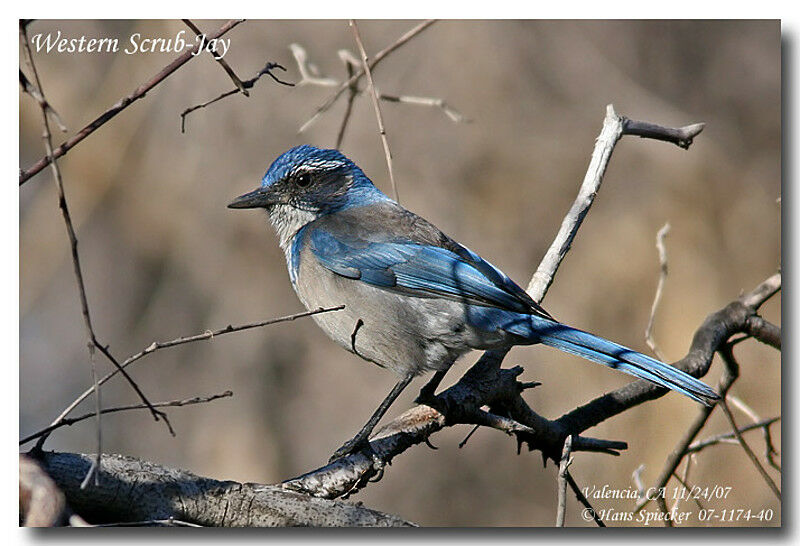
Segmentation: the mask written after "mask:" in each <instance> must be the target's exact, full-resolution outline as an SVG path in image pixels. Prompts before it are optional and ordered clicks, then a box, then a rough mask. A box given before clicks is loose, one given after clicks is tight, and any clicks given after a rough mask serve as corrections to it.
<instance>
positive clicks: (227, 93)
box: [181, 61, 294, 133]
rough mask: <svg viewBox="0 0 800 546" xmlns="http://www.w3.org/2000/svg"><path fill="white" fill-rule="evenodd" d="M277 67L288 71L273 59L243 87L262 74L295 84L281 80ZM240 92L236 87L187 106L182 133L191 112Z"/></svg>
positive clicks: (182, 116)
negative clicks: (273, 71) (276, 73)
mask: <svg viewBox="0 0 800 546" xmlns="http://www.w3.org/2000/svg"><path fill="white" fill-rule="evenodd" d="M275 68H279V69H280V70H283V71H284V72H285V71H286V69H285V68H284V67H283V66H281V65H279V64H278V63H273V62H272V61H268V62H267V64H266V65H264V68H262V69H261V70H259V71H258V72H256V75H255V76H253V77H252V78H250V79H249V80H245V81H243V82H241V84H242V88H243V89H251V88H252V87H253V86H254V85H255V84H256V82H257V81H258V80H260V79H261V76H264V75H265V74H266V75H267V76H269V77H270V78H272V79H273V80H275V81H276V82H278V83H280V84H282V85H286V86H289V87H292V86H294V84H293V83H291V82H285V81H283V80H281V79H280V78H278V77H277V76H276V75H275V74H273V73H272V70H273V69H275ZM239 92H240V89H239V88H238V87H235V88H233V89H231V90H230V91H225V92H224V93H222V94H220V95H217V96H216V97H214V98H213V99H211V100H209V101H206V102H203V103H200V104H196V105H195V106H190V107H189V108H187V109H186V110H184V111H183V112H181V133H185V132H186V116H188V115H189V114H191V113H192V112H194V111H195V110H199V109H201V108H205V107H206V106H209V105H211V104H214V103H215V102H217V101H219V100H222V99H224V98H226V97H230V96H231V95H236V94H237V93H239ZM245 96H248V97H249V96H250V95H249V93H248V94H245Z"/></svg>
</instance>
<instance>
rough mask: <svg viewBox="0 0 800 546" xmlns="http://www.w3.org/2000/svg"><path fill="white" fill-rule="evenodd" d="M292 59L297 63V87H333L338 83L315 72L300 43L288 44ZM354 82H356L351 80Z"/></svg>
mask: <svg viewBox="0 0 800 546" xmlns="http://www.w3.org/2000/svg"><path fill="white" fill-rule="evenodd" d="M289 50H291V52H292V55H293V56H294V60H295V62H296V63H297V70H298V71H299V72H300V81H299V82H297V86H298V87H302V86H304V85H318V86H321V87H333V86H335V85H338V84H339V82H338V81H337V80H335V79H333V78H321V77H319V76H317V75H316V74H315V72H316V70H315V68H314V67H312V66H311V64H310V63H309V61H308V53H306V50H305V48H304V47H303V46H301V45H300V44H289ZM353 83H354V84H355V83H356V82H353Z"/></svg>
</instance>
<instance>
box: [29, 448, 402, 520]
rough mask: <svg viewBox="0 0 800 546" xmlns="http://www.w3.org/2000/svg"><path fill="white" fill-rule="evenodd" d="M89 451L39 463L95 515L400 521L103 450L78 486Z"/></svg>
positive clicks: (85, 512)
mask: <svg viewBox="0 0 800 546" xmlns="http://www.w3.org/2000/svg"><path fill="white" fill-rule="evenodd" d="M93 457H94V455H81V454H75V453H44V454H42V465H43V467H44V468H45V469H46V471H47V472H48V473H49V474H50V476H51V477H52V478H53V480H54V481H55V482H56V483H57V484H58V486H59V487H60V488H61V489H62V491H63V492H64V494H65V495H66V498H67V501H68V502H69V504H70V505H71V506H72V507H73V509H74V510H76V511H77V512H78V513H80V514H81V515H82V516H84V517H85V518H86V519H87V520H89V521H90V522H92V523H108V522H125V521H130V522H140V521H148V520H170V519H174V520H179V521H183V522H187V523H194V524H197V525H203V526H215V527H245V526H246V527H290V526H313V527H403V526H412V525H413V524H411V523H410V522H407V521H404V520H402V519H400V518H398V517H397V516H393V515H390V514H384V513H382V512H378V511H376V510H370V509H368V508H364V507H361V506H357V505H353V504H350V503H346V502H343V501H331V500H325V499H318V498H312V497H309V496H306V495H301V494H298V493H293V492H291V491H286V490H285V489H283V488H281V487H278V486H273V485H260V484H254V483H237V482H233V481H217V480H212V479H208V478H203V477H200V476H195V475H194V474H191V473H189V472H186V471H184V470H176V469H172V468H166V467H163V466H159V465H156V464H153V463H149V462H145V461H140V460H138V459H134V458H132V457H124V456H121V455H103V459H102V470H101V471H100V484H99V485H98V486H97V487H93V488H92V489H91V491H84V490H81V488H80V482H81V480H82V478H83V476H84V475H85V474H86V471H87V470H88V468H89V466H90V465H91V460H92V458H93Z"/></svg>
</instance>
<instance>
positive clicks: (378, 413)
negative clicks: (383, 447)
mask: <svg viewBox="0 0 800 546" xmlns="http://www.w3.org/2000/svg"><path fill="white" fill-rule="evenodd" d="M412 379H414V374H411V373H409V374H406V375H404V376H403V378H402V379H401V380H400V381H398V382H397V384H396V385H395V386H394V388H392V392H390V393H389V395H388V396H387V397H386V398H385V399H384V401H383V402H381V405H380V406H378V409H376V410H375V413H373V414H372V417H370V418H369V421H367V424H366V425H364V426H363V427H362V428H361V430H359V431H358V434H356V435H355V436H353V438H351V439H350V440H348V441H347V442H345V443H344V445H343V446H342V447H340V448H339V449H337V450H336V451H335V452H334V453H333V455H331V458H330V460H329V461H328V462H332V461H335V460H336V459H341V458H342V457H346V456H348V455H351V454H353V453H356V452H357V451H360V450H362V449H366V450H368V451H371V450H372V448H371V447H370V445H369V435H370V434H372V429H374V428H375V426H376V425H377V424H378V421H380V420H381V418H382V417H383V415H384V414H385V413H386V411H387V410H388V409H389V406H391V405H392V403H393V402H394V401H395V400H396V399H397V397H398V396H400V393H401V392H403V389H405V388H406V387H407V386H408V384H409V383H411V380H412Z"/></svg>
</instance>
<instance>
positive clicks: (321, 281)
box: [295, 244, 500, 374]
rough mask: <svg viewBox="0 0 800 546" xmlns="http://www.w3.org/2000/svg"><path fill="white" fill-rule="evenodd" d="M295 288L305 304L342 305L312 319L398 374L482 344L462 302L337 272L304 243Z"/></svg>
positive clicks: (435, 365) (443, 364) (441, 364)
mask: <svg viewBox="0 0 800 546" xmlns="http://www.w3.org/2000/svg"><path fill="white" fill-rule="evenodd" d="M295 290H296V291H297V295H298V297H299V298H300V300H301V301H302V302H303V304H304V305H305V306H306V307H307V308H308V309H316V308H318V307H335V306H337V305H342V304H343V305H345V309H343V310H342V311H336V312H333V313H323V314H319V315H315V316H314V320H315V321H316V322H317V324H319V326H320V327H321V328H322V329H323V330H324V331H325V333H327V334H328V336H329V337H330V338H331V339H333V340H334V341H335V342H336V343H338V344H339V345H340V346H342V347H344V348H345V349H347V350H348V351H351V352H355V353H356V354H357V355H359V356H360V357H362V358H364V359H366V360H369V361H371V362H374V363H376V364H378V365H380V366H383V367H385V368H389V369H391V370H393V371H395V372H396V373H398V374H404V373H407V372H408V371H412V372H413V373H422V372H423V371H427V370H440V369H447V368H448V367H449V366H450V365H451V364H452V363H453V362H454V361H455V360H456V359H457V358H458V357H459V356H461V355H462V354H464V353H465V352H467V351H468V350H469V349H470V348H471V347H475V346H482V345H485V344H486V340H483V339H478V338H477V337H476V335H475V332H473V331H472V329H470V328H467V327H465V320H464V319H465V316H466V315H465V310H464V307H463V305H462V304H461V303H458V302H454V301H451V300H442V299H438V298H420V297H412V296H407V295H404V294H400V293H395V292H392V291H390V290H386V289H382V288H378V287H375V286H372V285H369V284H367V283H364V282H361V281H359V280H355V279H348V278H345V277H341V276H339V275H337V274H335V273H333V272H331V271H330V270H328V269H326V268H325V267H323V266H322V265H320V263H319V262H318V261H317V259H316V258H315V257H314V255H313V253H312V252H311V250H310V248H309V246H308V245H307V244H306V245H302V250H301V252H300V264H299V271H298V276H297V282H296V283H295ZM359 322H360V323H361V325H360V326H358V325H359ZM357 326H358V328H357ZM493 337H496V336H493ZM354 340H355V341H354ZM497 341H500V340H499V339H497V340H492V342H493V343H496V342H497ZM354 349H355V350H354Z"/></svg>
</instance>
